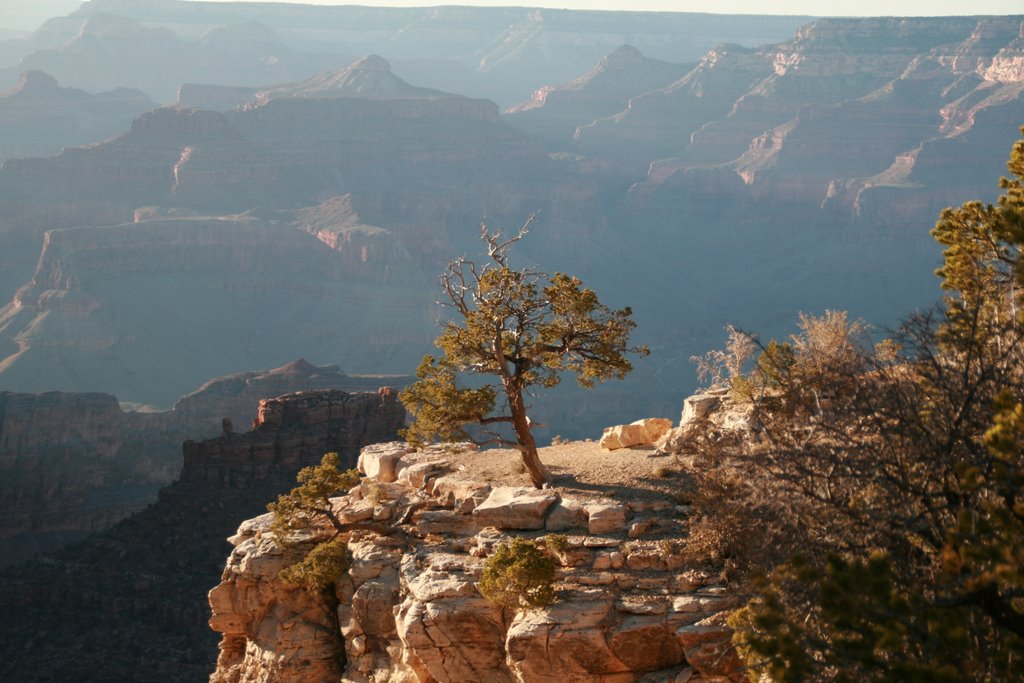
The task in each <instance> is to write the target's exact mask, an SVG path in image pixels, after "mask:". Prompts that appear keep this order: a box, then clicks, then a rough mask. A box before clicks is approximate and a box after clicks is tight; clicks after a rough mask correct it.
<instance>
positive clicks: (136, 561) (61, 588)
mask: <svg viewBox="0 0 1024 683" xmlns="http://www.w3.org/2000/svg"><path fill="white" fill-rule="evenodd" d="M259 414H260V420H259V422H258V423H257V425H256V428H255V429H254V430H253V431H251V432H247V433H233V434H225V435H223V436H220V437H218V438H215V439H209V440H206V441H201V442H187V443H186V445H185V463H184V466H183V468H182V473H181V477H180V478H179V480H178V481H176V482H175V483H174V484H172V485H170V486H168V487H166V488H164V489H163V490H162V491H161V492H160V498H159V500H158V501H157V502H156V503H154V504H153V505H151V506H150V507H148V508H147V509H145V510H143V511H142V512H140V513H138V514H136V515H134V516H133V517H131V518H129V519H127V520H125V521H122V522H120V523H119V524H117V525H116V526H115V527H113V528H112V529H110V530H108V531H106V532H103V533H101V534H97V535H95V536H93V537H91V538H89V539H87V540H86V541H83V542H81V543H79V544H76V545H73V546H70V547H68V548H66V549H64V550H62V551H60V552H59V553H57V554H55V555H53V556H50V557H47V558H44V559H42V560H34V561H32V562H29V563H26V564H23V565H20V566H18V567H14V568H8V569H6V570H3V572H0V678H3V679H4V680H10V681H23V680H33V681H67V680H71V679H73V678H80V677H81V676H82V675H83V674H82V672H83V671H86V672H88V678H89V679H90V680H109V681H115V680H117V681H125V680H154V679H159V680H162V681H198V680H202V679H205V678H206V676H208V674H209V672H210V670H211V669H212V667H213V661H214V658H215V656H216V652H215V641H214V639H213V638H212V635H211V633H210V631H209V630H208V627H207V626H206V622H207V620H208V619H209V611H208V609H207V608H206V607H205V600H204V596H205V593H206V591H207V590H208V589H209V586H211V585H213V584H214V583H216V580H217V577H218V576H219V574H220V568H221V567H222V566H223V556H224V553H225V552H226V544H225V543H224V540H223V539H224V538H225V537H226V536H227V535H228V534H230V533H231V531H232V530H233V529H234V527H235V526H237V520H238V519H241V518H246V517H250V516H252V515H254V514H258V513H259V511H260V510H262V509H265V508H264V506H265V505H266V503H267V501H268V500H272V499H273V497H274V496H275V495H276V494H278V493H280V492H282V491H284V490H287V489H288V488H289V487H290V486H291V485H293V484H294V480H295V474H296V471H297V470H298V468H299V467H301V466H304V465H308V464H311V463H313V462H318V461H319V460H320V458H321V456H322V455H323V453H324V452H327V451H338V452H340V453H341V454H342V455H343V457H345V458H347V459H348V460H349V462H353V463H354V461H355V457H356V454H357V453H358V449H359V447H360V446H362V445H364V444H368V443H371V442H374V441H382V440H387V439H393V438H394V437H395V432H396V430H397V429H398V427H399V426H400V425H401V424H402V422H403V419H404V411H403V410H402V408H401V405H400V404H398V403H397V401H396V400H395V398H394V396H393V395H392V396H384V397H382V396H380V395H378V394H377V393H376V392H374V393H372V394H347V393H344V392H340V391H334V390H328V391H319V392H308V393H299V394H293V395H289V396H285V397H281V398H278V399H271V400H267V401H264V402H261V407H260V411H259ZM112 643H120V644H121V645H120V646H117V647H112V646H111V644H112ZM72 652H74V653H75V655H74V656H69V653H72Z"/></svg>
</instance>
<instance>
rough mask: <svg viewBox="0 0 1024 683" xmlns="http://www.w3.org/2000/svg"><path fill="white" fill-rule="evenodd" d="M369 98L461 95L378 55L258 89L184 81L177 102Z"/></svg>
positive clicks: (226, 104)
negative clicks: (398, 71)
mask: <svg viewBox="0 0 1024 683" xmlns="http://www.w3.org/2000/svg"><path fill="white" fill-rule="evenodd" d="M342 97H349V98H357V99H367V100H406V99H432V98H440V97H460V96H459V95H454V94H452V93H446V92H442V91H440V90H433V89H431V88H420V87H417V86H414V85H411V84H409V83H407V82H406V81H404V80H402V79H401V78H399V77H398V76H396V75H395V74H394V73H392V71H391V64H390V63H389V62H388V61H387V60H386V59H384V58H383V57H380V56H378V55H373V54H371V55H366V56H364V57H362V58H360V59H358V60H356V61H355V62H352V63H351V64H349V65H348V66H345V67H344V68H341V69H336V70H333V71H326V72H324V73H321V74H318V75H316V76H313V77H312V78H308V79H306V80H304V81H299V82H296V83H287V84H284V85H277V86H264V87H257V88H240V87H233V86H217V85H206V84H192V83H189V84H185V85H183V86H181V88H180V89H179V90H178V104H180V105H185V106H193V107H200V108H204V109H215V110H219V111H226V110H228V109H233V108H236V107H242V106H259V105H261V104H266V103H267V102H269V101H271V100H276V99H285V98H304V99H333V98H342Z"/></svg>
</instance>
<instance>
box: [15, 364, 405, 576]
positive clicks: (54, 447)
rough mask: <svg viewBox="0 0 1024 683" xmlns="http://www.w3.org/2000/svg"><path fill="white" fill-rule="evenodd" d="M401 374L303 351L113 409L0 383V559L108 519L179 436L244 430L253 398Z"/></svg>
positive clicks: (151, 479)
mask: <svg viewBox="0 0 1024 683" xmlns="http://www.w3.org/2000/svg"><path fill="white" fill-rule="evenodd" d="M409 380H410V378H408V377H400V376H386V377H385V376H362V375H355V376H353V375H347V374H345V373H343V372H341V371H340V370H338V369H337V368H333V367H316V366H314V365H312V364H310V363H308V362H306V361H304V360H299V361H294V362H292V363H289V364H287V365H285V366H283V367H280V368H277V369H275V370H270V371H260V372H247V373H239V374H237V375H231V376H229V377H222V378H218V379H215V380H212V381H210V382H207V383H206V384H205V385H203V386H202V387H201V388H200V389H198V390H196V391H194V392H192V393H190V394H188V395H186V396H184V397H182V398H181V399H179V400H178V402H177V403H176V404H175V406H174V409H173V410H171V411H164V412H151V411H150V412H136V411H128V412H126V411H125V410H123V409H122V407H121V406H120V405H119V404H118V402H117V399H116V398H114V397H113V396H110V395H107V394H68V393H61V392H52V393H47V394H38V395H37V394H12V393H7V392H0V519H3V523H2V524H0V566H5V565H9V564H14V563H17V562H20V561H23V560H25V559H27V558H29V557H32V556H33V555H35V554H37V553H40V552H44V551H51V550H55V549H57V548H59V547H62V546H64V545H67V544H68V543H71V542H73V541H76V540H79V539H81V538H83V537H85V536H86V535H88V534H90V533H94V532H97V531H102V530H104V529H107V528H110V527H111V526H113V525H114V524H115V523H117V522H118V521H120V520H122V519H124V518H125V517H128V516H129V515H131V514H133V513H135V512H138V511H139V510H142V509H143V508H145V507H146V506H147V505H149V504H150V503H152V502H153V501H154V500H156V497H157V491H158V490H159V488H160V487H162V486H166V485H167V484H170V483H171V482H173V481H174V480H175V479H176V478H177V477H178V474H179V471H180V469H181V443H182V441H184V440H186V439H190V438H191V439H197V438H200V439H201V438H207V437H213V436H216V435H218V434H222V433H223V431H224V430H225V428H227V427H230V429H232V430H233V431H237V432H240V433H241V432H245V431H246V430H247V428H248V427H249V425H250V423H252V422H253V421H254V418H255V419H256V420H260V419H261V418H259V417H258V415H257V410H258V407H259V404H260V400H261V399H264V398H267V397H273V396H279V395H281V394H287V393H292V392H295V391H306V390H314V389H340V390H343V391H349V392H364V391H370V392H376V391H377V389H378V388H379V387H380V386H382V385H385V384H386V385H390V386H392V387H395V388H399V387H402V386H404V385H405V384H407V383H408V382H409Z"/></svg>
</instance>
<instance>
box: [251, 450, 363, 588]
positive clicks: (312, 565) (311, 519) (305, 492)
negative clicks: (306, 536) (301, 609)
mask: <svg viewBox="0 0 1024 683" xmlns="http://www.w3.org/2000/svg"><path fill="white" fill-rule="evenodd" d="M340 464H341V458H340V457H339V456H338V454H337V453H327V454H325V455H324V457H323V459H322V460H321V461H320V464H319V465H314V466H311V467H304V468H302V469H301V470H300V471H299V474H298V477H297V479H298V482H299V486H296V487H295V488H293V489H292V490H291V491H289V492H288V493H282V494H281V495H280V496H278V497H277V500H276V501H275V502H273V503H270V504H269V505H267V510H269V511H270V512H272V513H273V514H274V521H273V524H272V525H271V531H272V533H273V534H274V538H275V539H276V540H277V542H278V543H280V544H281V546H282V547H285V548H289V547H292V546H293V545H294V541H293V539H292V536H291V534H292V533H293V532H295V531H302V530H308V529H310V528H312V527H316V526H318V525H323V524H325V523H329V524H330V525H331V526H333V527H334V530H335V532H336V534H340V533H342V532H343V531H345V527H344V525H343V524H342V523H341V521H340V520H339V519H338V518H337V517H336V516H335V515H334V513H333V510H332V506H331V496H336V495H340V494H343V493H345V492H346V491H348V490H349V489H350V488H352V487H353V486H355V485H356V483H358V482H359V472H357V471H356V470H347V471H342V470H341V469H340ZM347 569H348V553H347V549H346V545H345V542H344V541H343V540H342V539H340V538H337V536H336V537H335V538H334V539H333V540H330V541H325V542H324V543H320V544H318V545H316V546H315V547H314V548H313V549H312V550H310V551H309V552H308V553H306V555H305V556H304V557H303V559H302V560H300V561H299V562H297V563H296V564H294V565H292V566H290V567H287V568H286V569H283V570H282V571H281V573H280V574H279V576H280V577H281V579H283V580H284V581H287V582H288V583H293V584H295V585H298V586H305V587H306V588H308V589H309V590H311V591H314V592H322V591H324V590H325V589H327V588H328V587H329V586H330V585H331V584H332V583H334V581H336V580H337V579H338V578H339V577H340V576H341V575H342V574H343V573H345V571H347Z"/></svg>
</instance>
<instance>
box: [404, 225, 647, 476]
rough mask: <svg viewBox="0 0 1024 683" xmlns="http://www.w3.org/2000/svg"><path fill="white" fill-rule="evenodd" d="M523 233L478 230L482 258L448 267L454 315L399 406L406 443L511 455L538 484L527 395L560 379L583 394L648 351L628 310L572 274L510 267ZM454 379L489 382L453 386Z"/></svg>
mask: <svg viewBox="0 0 1024 683" xmlns="http://www.w3.org/2000/svg"><path fill="white" fill-rule="evenodd" d="M528 226H529V222H527V224H526V226H524V227H523V228H522V229H521V230H520V231H519V233H518V234H517V235H516V236H514V237H512V238H510V239H507V240H503V239H502V237H501V235H500V234H499V233H492V232H489V231H488V230H487V227H486V226H481V230H480V236H481V239H482V240H483V241H484V243H485V244H486V245H487V260H486V261H485V262H483V263H482V264H478V263H476V262H474V261H471V260H468V259H466V258H459V259H456V260H454V261H452V262H451V263H449V265H448V268H447V270H446V271H445V272H444V274H443V275H442V276H441V284H442V287H443V291H444V296H445V299H446V301H445V305H446V306H448V307H449V308H450V309H451V311H452V312H453V316H452V318H451V319H449V320H448V322H446V323H445V324H444V330H443V331H442V332H441V334H440V336H439V337H438V338H437V340H436V341H435V344H436V345H437V347H438V348H439V349H440V350H441V354H442V355H441V356H440V357H434V356H426V357H425V358H424V359H423V362H422V363H421V364H420V366H419V368H418V369H417V371H416V375H417V378H418V381H417V382H416V383H415V384H413V385H412V386H410V387H408V388H406V389H405V390H403V391H402V392H401V394H400V399H401V401H402V403H403V404H404V405H405V407H406V410H407V411H408V412H409V415H410V418H411V421H410V423H409V426H408V427H407V428H406V430H405V432H404V434H403V435H404V436H405V438H406V439H408V440H409V441H410V443H413V444H422V443H431V442H433V441H435V440H440V441H443V442H454V441H467V440H468V441H473V442H475V443H477V444H478V445H486V444H491V445H501V446H507V447H512V448H516V449H518V450H519V451H520V452H521V453H522V455H523V462H524V464H525V465H526V467H527V470H528V471H529V473H530V477H531V480H532V481H533V484H534V485H535V486H537V487H540V486H542V485H543V484H544V483H545V482H546V481H547V479H548V474H547V471H546V470H545V468H544V466H543V464H542V463H541V462H540V458H539V457H538V455H537V446H536V442H535V441H534V438H533V435H532V433H531V429H530V421H529V419H528V418H527V407H528V406H527V405H526V398H527V396H528V395H529V393H530V392H531V391H532V390H534V389H536V388H543V389H548V388H551V387H554V386H556V385H558V384H559V383H560V382H561V379H562V375H563V374H565V373H568V374H572V375H574V376H575V377H576V380H577V381H578V382H579V384H580V385H581V386H583V387H586V388H589V387H592V386H593V385H594V384H595V383H598V382H604V381H606V380H609V379H621V378H623V377H624V376H625V375H626V374H627V373H629V372H630V371H631V370H632V364H631V363H630V361H629V359H628V358H627V355H628V354H630V353H637V354H641V355H645V354H646V353H647V349H646V348H644V347H631V346H630V345H629V335H630V333H631V332H632V330H633V328H634V327H635V323H634V322H633V319H632V311H631V310H630V309H629V308H623V309H618V310H613V309H610V308H608V307H607V306H605V305H604V304H602V303H601V302H600V301H599V299H598V297H597V294H596V293H594V291H593V290H591V289H588V288H586V287H584V286H583V283H582V282H581V281H580V280H579V279H578V278H575V277H572V276H570V275H564V274H562V273H557V274H555V275H554V276H551V277H549V276H547V275H545V274H544V273H541V272H539V271H537V270H533V269H531V268H525V269H519V270H516V269H514V268H512V266H511V265H510V261H509V252H510V250H511V247H512V246H513V245H514V244H515V243H516V242H518V241H519V240H521V239H522V238H523V237H524V236H525V235H526V233H527V228H528ZM461 375H476V376H480V377H485V378H488V383H485V384H482V385H479V386H460V384H459V379H460V376H461Z"/></svg>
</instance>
